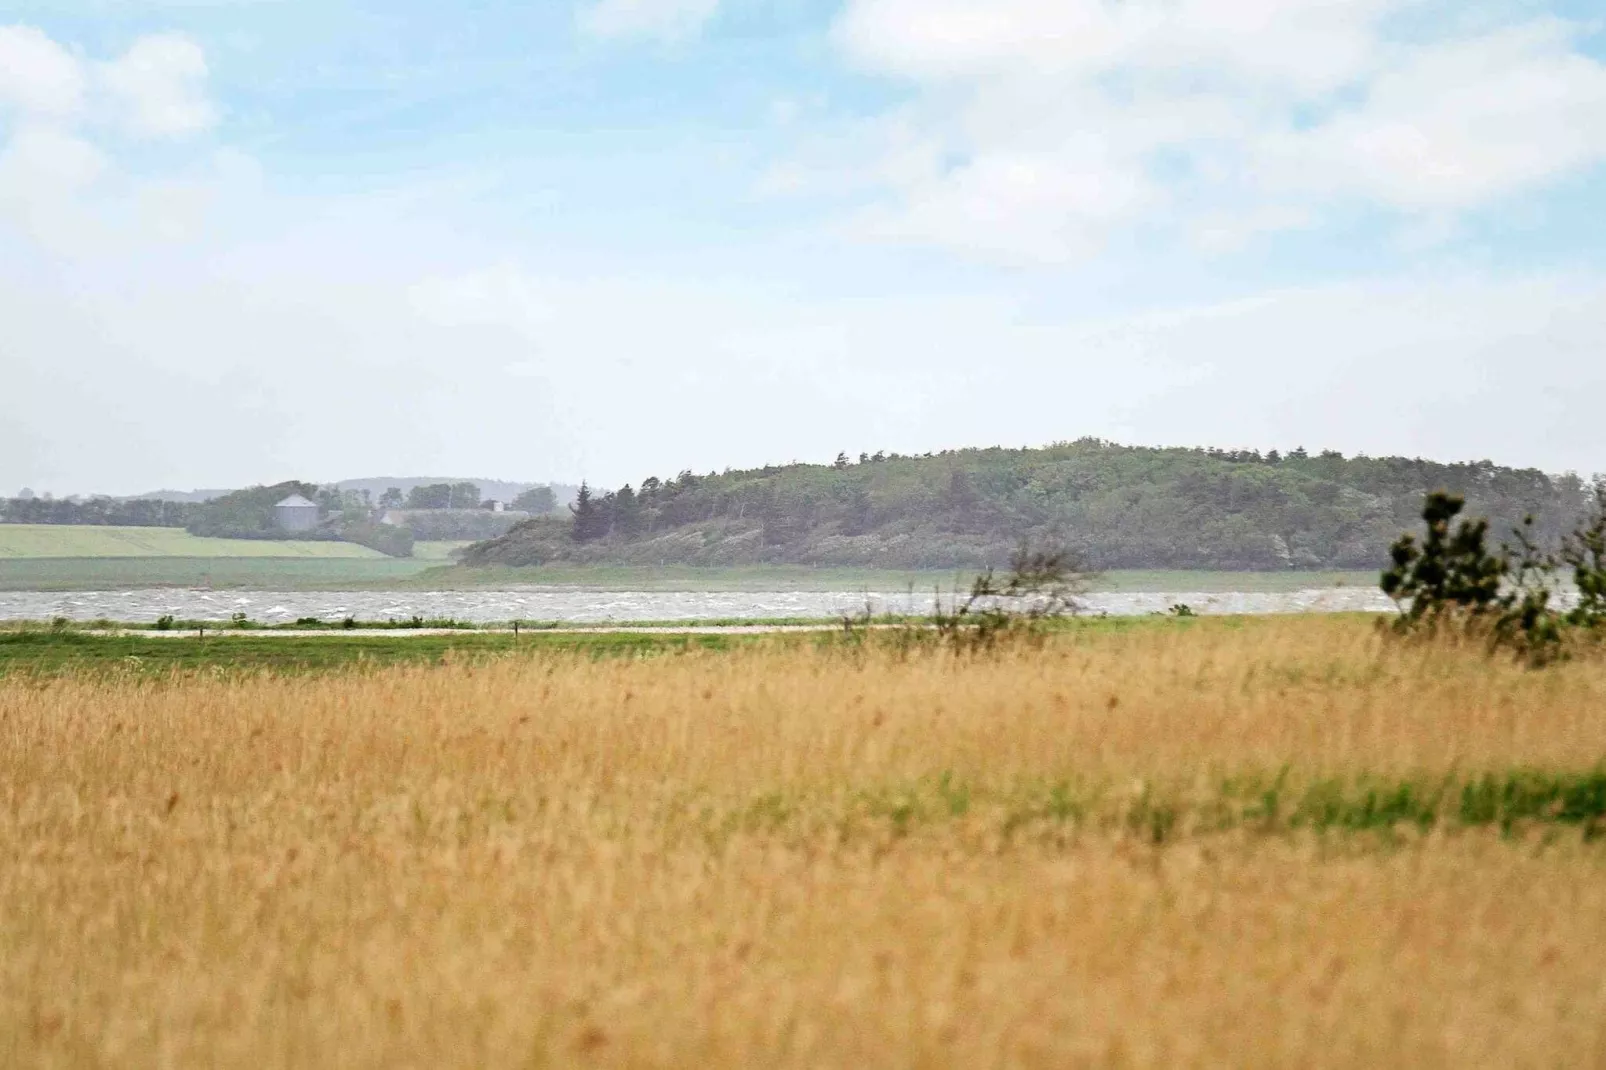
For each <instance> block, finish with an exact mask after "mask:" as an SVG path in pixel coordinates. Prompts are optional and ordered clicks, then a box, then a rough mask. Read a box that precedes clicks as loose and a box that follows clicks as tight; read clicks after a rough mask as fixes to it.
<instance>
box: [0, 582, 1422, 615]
mask: <svg viewBox="0 0 1606 1070" xmlns="http://www.w3.org/2000/svg"><path fill="white" fill-rule="evenodd" d="M868 598H869V601H870V603H871V604H872V606H873V607H874V609H875V611H876V612H878V613H881V612H917V613H924V612H928V611H929V610H930V608H931V599H930V596H929V595H927V596H916V597H915V598H913V599H911V598H910V596H909V595H908V594H907V593H900V594H871V595H869V596H868ZM865 601H866V595H865V594H864V592H862V591H861V592H848V591H839V592H816V591H757V592H755V591H740V592H732V591H719V592H693V591H594V590H585V589H582V588H574V587H519V588H511V589H507V590H477V591H406V592H396V591H320V592H276V591H202V590H193V591H192V590H175V589H170V588H163V589H156V590H130V591H72V592H62V593H51V592H9V593H8V592H0V620H50V619H52V618H55V617H66V618H68V619H70V620H80V621H92V620H101V619H106V620H114V621H127V622H131V623H150V622H153V621H155V620H156V619H157V618H159V617H162V616H165V615H168V614H171V615H172V616H174V617H177V618H179V619H180V620H228V619H229V618H230V617H232V616H233V615H234V614H236V613H244V614H245V615H246V616H247V617H249V618H250V619H251V620H254V621H261V622H262V623H265V624H280V623H286V622H291V621H295V620H297V619H300V618H303V617H317V618H318V619H320V620H330V621H337V620H342V619H344V618H346V617H356V618H357V619H358V620H363V621H382V620H409V619H411V618H413V617H415V616H416V617H423V618H425V619H438V618H446V617H450V618H452V619H454V620H461V621H473V622H476V623H494V622H499V621H510V620H527V621H564V622H568V623H573V624H605V623H608V622H610V621H614V622H630V621H675V620H681V621H690V620H725V619H738V618H740V619H749V620H756V619H765V618H777V617H836V616H840V615H841V614H843V613H852V612H857V611H860V610H863V609H864V606H865ZM1083 602H1084V604H1085V605H1086V607H1087V610H1088V612H1091V613H1108V614H1110V615H1111V616H1141V615H1143V614H1147V613H1157V612H1165V611H1166V610H1168V609H1170V608H1171V607H1172V606H1174V605H1176V604H1177V603H1183V604H1186V605H1187V606H1189V607H1190V608H1191V609H1192V610H1193V611H1194V612H1195V613H1213V614H1221V613H1337V612H1355V611H1383V610H1387V609H1390V608H1392V604H1391V603H1390V602H1389V600H1388V599H1387V598H1385V597H1384V596H1383V595H1382V593H1381V592H1379V591H1377V590H1375V589H1368V588H1361V587H1333V588H1323V589H1315V590H1306V591H1282V592H1219V591H1218V592H1214V593H1210V594H1203V593H1197V592H1195V593H1190V592H1187V591H1177V592H1143V593H1121V594H1118V593H1101V594H1093V595H1089V596H1087V597H1086V598H1085V599H1084V600H1083Z"/></svg>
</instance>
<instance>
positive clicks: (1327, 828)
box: [0, 618, 1606, 1066]
mask: <svg viewBox="0 0 1606 1070" xmlns="http://www.w3.org/2000/svg"><path fill="white" fill-rule="evenodd" d="M453 638H458V637H453ZM468 638H470V639H474V640H477V641H483V640H485V639H487V638H495V637H484V636H477V637H468ZM549 638H550V637H549ZM234 642H237V643H240V644H241V647H242V648H243V647H244V646H245V645H246V644H248V643H249V641H245V640H235V641H234ZM316 642H318V643H335V642H338V640H336V639H333V638H330V639H320V640H317V641H316ZM251 649H258V648H257V647H252V648H251ZM486 653H487V656H485V657H467V656H462V655H453V656H451V657H450V658H449V659H448V664H445V665H424V664H413V665H393V666H390V667H375V668H373V669H372V670H371V671H365V672H338V671H337V672H335V673H333V674H332V675H331V674H328V673H325V674H321V675H318V676H305V675H281V674H274V673H270V674H268V675H260V674H249V673H248V674H238V673H223V674H219V673H216V672H211V671H194V672H190V671H186V672H181V673H179V674H177V675H168V676H165V677H163V678H161V679H156V680H153V679H151V678H150V677H149V675H148V674H130V673H123V672H119V671H112V672H107V671H95V672H88V673H83V672H76V673H75V672H68V673H65V674H56V675H54V676H51V677H50V678H49V679H48V682H46V681H43V680H41V678H40V677H39V676H38V675H37V674H34V673H13V674H11V675H8V676H5V677H4V678H0V711H3V718H4V720H3V722H0V723H3V729H0V785H3V787H0V860H3V864H0V949H3V951H0V1063H6V1064H8V1065H37V1064H50V1065H59V1066H70V1065H84V1066H88V1065H106V1064H120V1065H127V1064H144V1065H150V1064H155V1063H164V1064H179V1065H184V1064H206V1065H250V1066H264V1065H296V1066H312V1065H341V1066H394V1065H428V1066H470V1065H472V1066H483V1065H589V1064H601V1065H657V1066H684V1065H704V1066H752V1065H770V1066H784V1065H799V1066H803V1065H875V1066H890V1065H902V1066H913V1065H956V1066H957V1065H963V1066H972V1065H999V1064H1010V1065H1041V1066H1065V1065H1076V1064H1079V1063H1098V1064H1106V1063H1108V1064H1121V1065H1155V1066H1160V1065H1164V1066H1171V1065H1190V1064H1191V1065H1198V1064H1210V1065H1267V1066H1270V1065H1313V1066H1314V1065H1326V1066H1339V1065H1343V1066H1374V1065H1446V1066H1448V1065H1458V1066H1459V1065H1485V1066H1511V1065H1534V1066H1538V1065H1583V1064H1589V1063H1593V1062H1598V1061H1599V1060H1600V1059H1601V1058H1602V1055H1603V1053H1606V989H1603V987H1602V986H1601V984H1600V980H1599V978H1600V972H1599V960H1598V958H1599V957H1598V953H1597V949H1598V948H1599V947H1601V946H1602V945H1603V943H1606V879H1603V878H1606V841H1602V840H1599V839H1597V838H1596V835H1597V833H1598V832H1599V831H1600V828H1601V824H1600V823H1601V821H1602V819H1603V817H1606V774H1603V772H1602V764H1601V763H1602V761H1603V759H1606V719H1603V718H1602V717H1601V710H1602V709H1603V708H1606V664H1603V663H1602V662H1600V661H1598V660H1593V661H1591V660H1583V661H1578V662H1574V663H1570V664H1567V665H1563V666H1560V667H1558V668H1556V669H1554V670H1552V671H1547V672H1545V673H1542V674H1541V673H1532V672H1525V671H1523V670H1520V669H1518V668H1516V667H1515V666H1513V665H1511V664H1509V663H1507V662H1505V661H1502V660H1493V661H1491V660H1488V659H1486V658H1484V657H1483V656H1482V655H1481V653H1480V651H1478V650H1475V649H1466V650H1457V649H1453V648H1445V647H1437V648H1432V647H1422V646H1390V645H1386V644H1384V643H1383V641H1382V639H1381V638H1380V637H1379V635H1378V633H1377V631H1376V630H1375V629H1374V628H1372V627H1370V626H1369V624H1368V623H1367V622H1364V621H1356V620H1352V619H1342V618H1338V619H1329V618H1299V619H1282V620H1274V621H1273V620H1220V621H1216V620H1207V621H1198V620H1195V621H1164V620H1154V621H1145V622H1139V623H1135V624H1130V625H1122V626H1106V625H1104V624H1102V623H1101V624H1100V625H1099V626H1096V627H1094V626H1089V627H1086V628H1081V629H1073V630H1071V631H1069V632H1067V633H1065V634H1064V635H1062V636H1059V637H1058V638H1056V639H1055V640H1054V641H1052V642H1051V643H1050V644H1049V645H1048V646H1047V647H1046V648H1045V649H1044V650H1042V651H1036V652H1021V653H1018V654H1015V653H1004V654H1002V655H1000V656H997V657H992V658H981V659H976V660H968V661H956V660H954V659H952V658H950V657H946V656H930V655H925V654H916V655H914V656H911V657H898V656H894V655H893V654H891V653H887V652H883V651H878V650H877V649H875V648H873V647H872V648H867V649H860V650H854V649H851V648H843V647H832V648H826V649H822V648H821V647H820V646H819V645H818V644H817V643H816V642H813V641H802V640H798V639H795V638H789V639H787V640H785V641H777V640H763V641H758V642H746V643H740V644H735V648H734V649H729V650H724V651H702V652H690V653H686V654H684V655H673V656H664V657H652V658H639V657H610V658H596V657H592V656H586V654H584V653H577V652H574V651H559V650H551V649H546V648H540V647H537V648H535V649H534V650H530V649H525V650H517V651H515V650H512V649H507V650H500V651H495V652H491V651H487V652H486ZM103 668H104V667H103Z"/></svg>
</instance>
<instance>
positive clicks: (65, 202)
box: [0, 125, 107, 249]
mask: <svg viewBox="0 0 1606 1070" xmlns="http://www.w3.org/2000/svg"><path fill="white" fill-rule="evenodd" d="M106 168H107V160H106V157H105V155H104V154H103V153H102V152H101V151H100V150H99V149H97V148H95V146H94V145H92V144H90V143H89V142H88V141H85V140H84V139H82V138H80V137H77V136H75V135H73V134H70V133H67V132H65V131H63V130H61V129H59V128H56V127H53V126H47V125H28V126H24V127H22V128H21V129H19V130H17V131H16V132H15V133H14V134H13V135H12V137H11V139H10V141H9V142H7V143H6V144H5V146H4V148H3V149H0V222H3V221H5V220H8V219H9V220H11V221H12V222H13V223H14V225H16V226H17V227H19V228H20V229H21V230H22V231H23V232H24V233H26V234H27V235H28V236H29V237H30V238H32V239H33V240H34V241H36V242H39V243H41V244H43V245H45V246H47V247H54V248H58V249H79V248H82V247H83V246H84V244H85V243H86V241H88V240H89V239H90V231H91V230H92V229H93V223H92V221H89V220H86V219H85V218H84V213H83V211H82V206H81V203H80V198H81V197H82V196H83V195H84V194H85V193H86V192H87V191H89V190H90V189H91V188H92V187H93V186H94V185H95V183H96V182H97V181H98V180H99V179H100V178H101V177H102V176H103V175H104V174H105V172H106Z"/></svg>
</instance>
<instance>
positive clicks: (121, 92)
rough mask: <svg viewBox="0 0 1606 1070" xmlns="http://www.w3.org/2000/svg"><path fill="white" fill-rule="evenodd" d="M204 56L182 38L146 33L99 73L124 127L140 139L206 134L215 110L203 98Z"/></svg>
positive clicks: (204, 81) (204, 83)
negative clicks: (201, 132)
mask: <svg viewBox="0 0 1606 1070" xmlns="http://www.w3.org/2000/svg"><path fill="white" fill-rule="evenodd" d="M206 77H207V68H206V54H205V53H204V52H203V51H202V50H201V46H200V45H198V44H196V43H195V42H194V41H192V40H191V39H190V38H188V37H186V36H185V35H183V34H177V33H162V34H150V35H148V36H145V37H141V38H139V39H138V40H137V41H135V42H134V43H133V45H131V46H130V47H129V49H128V51H127V52H125V53H124V54H123V55H122V56H120V57H119V58H117V59H115V60H113V61H112V62H110V63H106V64H103V65H102V66H101V69H100V81H101V84H102V85H103V86H104V87H105V88H106V90H107V91H108V93H110V95H111V96H112V98H113V99H114V101H115V102H116V108H117V111H118V117H119V119H120V121H121V122H122V124H123V125H124V128H125V129H127V130H128V131H129V132H130V133H132V134H134V135H136V136H139V137H182V136H184V135H186V134H194V133H198V132H200V131H203V130H206V129H209V128H210V127H211V126H212V125H213V124H214V123H215V122H216V121H217V108H216V106H215V105H213V104H212V102H211V100H210V99H208V97H207V95H206Z"/></svg>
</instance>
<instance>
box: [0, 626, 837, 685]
mask: <svg viewBox="0 0 1606 1070" xmlns="http://www.w3.org/2000/svg"><path fill="white" fill-rule="evenodd" d="M774 638H775V637H771V636H757V635H746V636H744V635H708V634H703V635H684V634H680V635H676V634H666V633H654V632H652V631H649V630H644V631H633V632H591V633H576V632H561V633H553V632H539V631H536V632H525V633H524V634H522V635H518V636H515V635H512V634H510V633H506V632H489V633H487V632H464V633H461V634H454V635H413V636H345V635H339V634H332V635H320V636H315V637H302V636H285V637H280V638H264V637H260V636H250V635H238V634H236V635H230V634H229V633H227V632H222V631H211V632H207V633H206V635H205V637H204V638H197V637H196V636H193V635H184V636H171V637H157V636H108V635H94V634H88V633H84V632H77V631H71V630H65V631H43V630H34V629H28V630H12V631H7V630H0V677H5V676H7V675H15V674H23V675H44V676H55V675H59V674H63V673H73V674H77V673H85V672H89V673H114V674H117V675H124V674H133V675H137V676H165V675H167V674H170V673H172V672H175V671H194V670H200V669H216V670H223V671H227V672H231V673H232V672H274V673H303V672H320V671H327V670H332V669H339V668H343V667H363V666H368V667H376V668H377V667H380V666H384V665H395V664H399V663H407V664H440V663H442V662H445V661H448V660H449V661H452V662H455V663H462V662H465V661H468V662H479V661H488V660H497V659H501V658H505V657H510V656H513V655H528V654H534V653H538V652H547V653H555V652H559V651H584V652H587V653H591V654H594V655H597V656H602V655H606V654H645V653H652V652H655V651H662V652H677V651H687V650H723V649H726V648H728V647H730V646H731V645H733V644H740V643H753V642H758V641H760V640H771V641H773V640H774ZM808 639H809V641H812V640H813V637H808ZM794 641H796V640H794Z"/></svg>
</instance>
